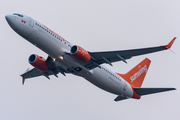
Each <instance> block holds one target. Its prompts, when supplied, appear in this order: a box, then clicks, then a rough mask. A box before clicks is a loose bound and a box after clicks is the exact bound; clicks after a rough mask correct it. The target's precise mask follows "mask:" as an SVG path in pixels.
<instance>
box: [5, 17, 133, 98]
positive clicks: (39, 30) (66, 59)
mask: <svg viewBox="0 0 180 120" xmlns="http://www.w3.org/2000/svg"><path fill="white" fill-rule="evenodd" d="M6 19H9V20H7V21H8V23H9V24H10V26H11V27H12V28H13V29H14V31H16V32H17V33H18V34H19V35H21V36H22V37H23V38H25V39H26V40H28V41H29V42H30V43H32V44H33V45H35V46H37V47H38V48H40V49H41V50H43V51H44V52H46V53H47V54H48V55H49V56H50V57H52V58H53V59H55V61H56V62H57V63H58V64H59V65H60V66H61V67H63V68H64V69H65V70H68V71H69V72H71V73H72V74H74V75H77V76H81V77H83V78H85V79H86V80H88V81H89V82H91V83H92V84H94V85H96V86H97V87H99V88H101V89H103V90H105V91H108V92H111V93H113V94H116V95H122V96H127V97H132V96H133V90H132V87H131V85H129V83H128V82H126V81H125V80H124V79H123V78H122V77H121V76H119V75H117V74H116V73H115V72H113V71H112V70H110V69H108V68H107V67H105V66H104V65H100V66H101V67H96V68H94V69H92V70H88V69H87V68H85V67H84V66H83V65H82V64H80V62H78V60H76V59H75V58H73V57H72V56H71V55H68V54H66V52H68V51H70V49H71V47H72V46H73V44H71V43H70V42H68V41H66V40H65V39H64V38H62V37H61V36H59V35H58V34H56V33H54V32H53V31H52V30H50V29H49V28H47V27H46V26H44V25H43V24H41V23H39V22H37V21H36V20H34V19H32V18H30V17H28V16H25V15H23V17H21V16H17V15H8V16H6ZM24 21H25V22H24ZM60 57H63V59H61V58H60ZM77 67H78V68H82V70H81V71H76V70H75V69H76V68H77Z"/></svg>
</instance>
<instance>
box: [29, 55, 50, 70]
mask: <svg viewBox="0 0 180 120" xmlns="http://www.w3.org/2000/svg"><path fill="white" fill-rule="evenodd" d="M29 63H30V64H31V65H32V66H34V67H35V68H37V69H39V70H41V71H43V72H44V71H46V70H48V68H49V66H48V64H47V63H46V60H45V59H43V58H42V57H40V56H38V55H36V54H32V55H31V56H30V57H29Z"/></svg>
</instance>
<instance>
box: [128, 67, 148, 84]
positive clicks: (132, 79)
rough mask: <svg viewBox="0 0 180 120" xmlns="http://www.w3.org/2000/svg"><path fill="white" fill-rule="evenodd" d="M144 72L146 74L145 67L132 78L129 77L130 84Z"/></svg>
mask: <svg viewBox="0 0 180 120" xmlns="http://www.w3.org/2000/svg"><path fill="white" fill-rule="evenodd" d="M144 72H145V73H147V66H146V65H145V66H144V67H142V68H141V69H140V70H139V71H138V72H136V73H135V74H134V75H133V76H131V77H130V79H131V82H133V81H134V80H136V78H138V77H139V76H140V75H141V74H143V73H144Z"/></svg>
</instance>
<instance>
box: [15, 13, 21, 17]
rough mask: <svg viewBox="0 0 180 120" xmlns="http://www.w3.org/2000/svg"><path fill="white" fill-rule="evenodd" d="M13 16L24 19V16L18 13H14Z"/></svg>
mask: <svg viewBox="0 0 180 120" xmlns="http://www.w3.org/2000/svg"><path fill="white" fill-rule="evenodd" d="M13 15H17V16H19V17H23V15H21V14H17V13H13Z"/></svg>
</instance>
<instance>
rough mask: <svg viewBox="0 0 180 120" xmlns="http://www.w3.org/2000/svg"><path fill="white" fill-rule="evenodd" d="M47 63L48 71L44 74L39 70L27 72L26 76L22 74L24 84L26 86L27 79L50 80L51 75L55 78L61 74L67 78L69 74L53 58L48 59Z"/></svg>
mask: <svg viewBox="0 0 180 120" xmlns="http://www.w3.org/2000/svg"><path fill="white" fill-rule="evenodd" d="M46 62H47V64H48V66H49V68H48V70H47V71H45V72H43V71H40V70H38V69H37V68H33V69H31V70H30V71H26V72H25V73H24V74H22V75H21V76H22V78H23V80H22V84H24V82H25V79H27V78H33V77H38V76H45V77H46V78H48V79H50V78H49V76H50V75H54V76H56V77H58V76H57V74H58V73H61V74H63V75H64V76H65V73H69V72H68V71H66V70H65V69H64V68H62V67H61V66H59V65H58V64H56V63H55V62H54V61H53V59H52V58H51V57H48V58H47V60H46Z"/></svg>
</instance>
